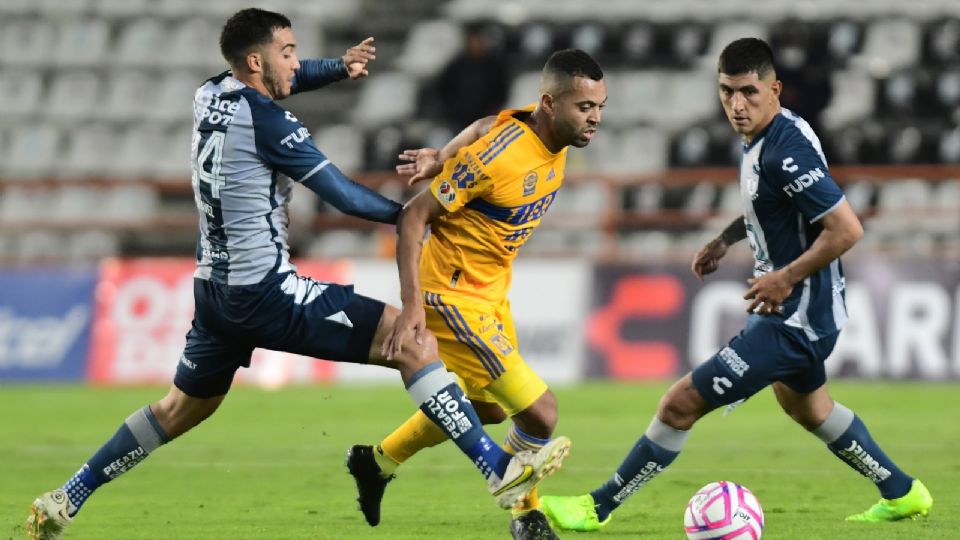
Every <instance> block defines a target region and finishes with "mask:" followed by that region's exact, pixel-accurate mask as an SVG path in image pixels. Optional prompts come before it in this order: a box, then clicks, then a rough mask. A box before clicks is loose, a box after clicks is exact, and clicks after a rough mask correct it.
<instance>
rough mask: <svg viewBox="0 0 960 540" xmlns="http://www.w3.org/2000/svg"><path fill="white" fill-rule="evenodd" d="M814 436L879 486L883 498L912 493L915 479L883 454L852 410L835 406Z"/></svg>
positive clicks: (897, 497)
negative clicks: (911, 487) (911, 489)
mask: <svg viewBox="0 0 960 540" xmlns="http://www.w3.org/2000/svg"><path fill="white" fill-rule="evenodd" d="M813 433H814V435H816V436H817V437H820V439H821V440H823V442H825V443H827V448H829V449H830V451H831V452H833V453H834V455H836V456H837V457H838V458H840V459H842V460H843V462H844V463H846V464H847V465H849V466H850V467H851V468H852V469H853V470H855V471H857V472H858V473H860V474H862V475H863V476H865V477H867V478H869V479H870V480H871V481H872V482H873V483H874V484H876V485H877V488H878V489H879V490H880V496H881V497H883V498H884V499H899V498H900V497H903V496H904V495H906V494H907V492H908V491H910V486H911V485H912V484H913V478H911V477H910V476H908V475H907V474H906V473H904V472H903V471H901V470H900V468H899V467H897V465H896V464H895V463H894V462H893V460H892V459H890V458H889V457H887V455H886V454H884V453H883V450H881V449H880V445H878V444H877V442H876V441H874V440H873V437H872V436H871V435H870V431H869V430H868V429H867V426H866V425H864V423H863V421H861V420H860V417H858V416H857V415H856V414H854V412H853V411H851V410H850V409H848V408H846V407H844V406H843V405H841V404H839V403H834V405H833V410H832V411H830V414H829V415H828V416H827V419H826V420H824V422H823V424H820V426H819V427H818V428H817V429H815V430H813Z"/></svg>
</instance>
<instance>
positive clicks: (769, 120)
mask: <svg viewBox="0 0 960 540" xmlns="http://www.w3.org/2000/svg"><path fill="white" fill-rule="evenodd" d="M780 109H781V107H780V106H779V105H777V109H776V110H775V111H773V114H771V115H770V118H767V120H766V121H765V122H763V123H762V124H758V125H757V129H755V130H753V133H751V134H749V135H748V134H746V133H744V134H743V142H745V143H747V144H750V143H752V142H753V140H754V139H756V138H757V136H758V135H760V134H761V133H763V131H764V130H765V129H767V127H769V126H770V124H772V123H773V119H774V118H776V117H777V115H778V114H780Z"/></svg>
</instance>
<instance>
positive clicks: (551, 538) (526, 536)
mask: <svg viewBox="0 0 960 540" xmlns="http://www.w3.org/2000/svg"><path fill="white" fill-rule="evenodd" d="M510 534H512V535H513V538H514V540H558V538H557V535H556V534H555V533H554V532H553V529H551V528H550V522H549V521H547V516H545V515H544V514H543V512H541V511H540V510H531V511H529V512H527V513H526V514H522V515H519V516H516V517H514V518H513V521H511V522H510Z"/></svg>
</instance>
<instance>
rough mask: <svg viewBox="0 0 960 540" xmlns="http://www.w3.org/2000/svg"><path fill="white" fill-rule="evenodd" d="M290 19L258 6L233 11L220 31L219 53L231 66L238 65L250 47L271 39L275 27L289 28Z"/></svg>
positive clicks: (240, 64)
mask: <svg viewBox="0 0 960 540" xmlns="http://www.w3.org/2000/svg"><path fill="white" fill-rule="evenodd" d="M291 26H293V25H292V24H290V19H288V18H287V17H286V16H285V15H283V14H280V13H274V12H272V11H267V10H264V9H258V8H247V9H241V10H240V11H238V12H236V13H234V14H233V15H232V16H231V17H230V18H229V19H227V22H226V24H224V25H223V30H222V31H221V32H220V53H221V54H222V55H223V57H224V58H225V59H226V60H227V63H228V64H230V65H231V66H232V67H240V66H242V65H243V63H244V59H245V58H246V56H247V54H248V53H249V52H250V49H252V48H254V47H257V46H260V45H265V44H267V43H270V42H271V41H272V40H273V32H274V30H276V29H277V28H290V27H291Z"/></svg>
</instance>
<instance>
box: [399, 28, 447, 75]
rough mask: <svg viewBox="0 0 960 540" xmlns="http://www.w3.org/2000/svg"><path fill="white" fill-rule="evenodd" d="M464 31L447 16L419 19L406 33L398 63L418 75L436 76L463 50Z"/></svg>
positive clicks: (407, 70) (408, 71) (406, 70)
mask: <svg viewBox="0 0 960 540" xmlns="http://www.w3.org/2000/svg"><path fill="white" fill-rule="evenodd" d="M462 45H463V30H462V29H461V28H460V25H458V24H455V23H453V22H450V21H449V20H446V19H434V20H430V21H422V22H418V23H417V24H415V25H414V26H413V28H411V29H410V31H409V33H408V34H407V38H406V42H405V43H404V46H403V52H401V53H400V57H399V58H397V65H398V66H399V67H401V68H402V69H403V70H404V71H405V72H407V73H410V74H413V75H414V76H416V77H418V78H426V77H433V76H434V75H436V74H437V73H439V72H440V70H441V69H443V67H444V66H446V65H447V63H448V62H449V61H450V60H451V59H452V58H453V57H454V56H456V55H457V53H459V52H460V49H461V48H462Z"/></svg>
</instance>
